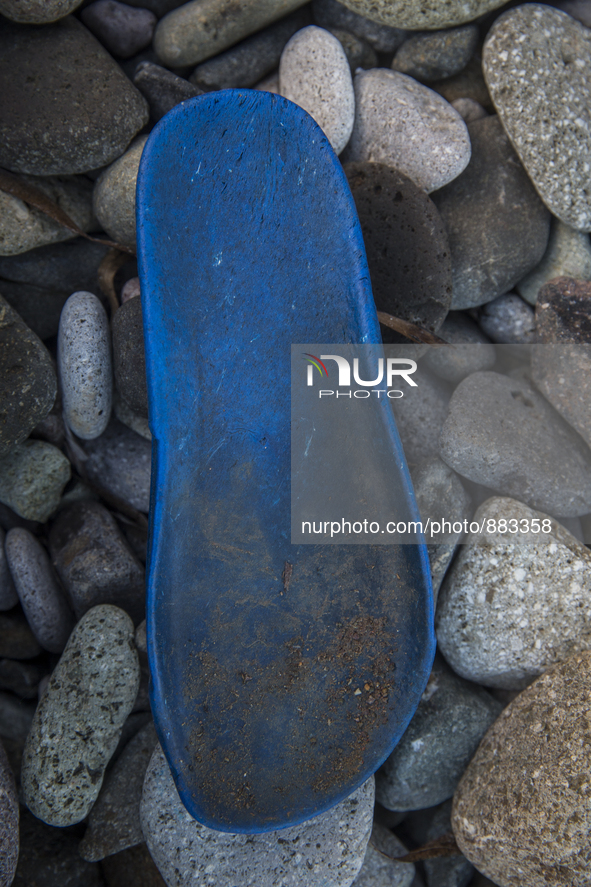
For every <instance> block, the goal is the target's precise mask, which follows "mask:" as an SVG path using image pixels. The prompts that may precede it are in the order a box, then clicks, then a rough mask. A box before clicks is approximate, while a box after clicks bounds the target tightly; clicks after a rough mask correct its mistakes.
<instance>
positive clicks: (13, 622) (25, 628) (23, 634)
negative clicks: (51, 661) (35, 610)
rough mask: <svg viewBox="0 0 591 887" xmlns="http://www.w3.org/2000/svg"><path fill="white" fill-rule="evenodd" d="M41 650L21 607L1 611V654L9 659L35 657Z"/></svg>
mask: <svg viewBox="0 0 591 887" xmlns="http://www.w3.org/2000/svg"><path fill="white" fill-rule="evenodd" d="M15 594H16V591H15ZM41 652H42V650H41V647H40V645H39V643H38V642H37V640H36V638H35V635H34V634H33V632H32V631H31V629H30V627H29V624H28V622H27V620H26V619H25V617H24V615H23V613H22V611H21V610H20V608H19V609H18V610H15V611H13V612H12V613H0V656H3V657H4V656H5V657H7V658H8V659H34V658H35V656H38V655H39V654H40V653H41Z"/></svg>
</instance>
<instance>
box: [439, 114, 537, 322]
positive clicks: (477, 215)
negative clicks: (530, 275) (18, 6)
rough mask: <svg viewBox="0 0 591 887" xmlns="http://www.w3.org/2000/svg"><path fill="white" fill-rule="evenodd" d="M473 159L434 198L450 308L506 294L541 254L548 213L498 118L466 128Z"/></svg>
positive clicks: (468, 305) (474, 304)
mask: <svg viewBox="0 0 591 887" xmlns="http://www.w3.org/2000/svg"><path fill="white" fill-rule="evenodd" d="M468 132H469V133H470V140H471V143H472V157H471V160H470V163H469V164H468V166H467V168H466V170H465V171H464V172H463V173H462V175H461V176H459V177H458V178H457V179H456V180H455V181H454V182H452V183H451V184H450V185H448V186H447V187H446V188H443V189H442V190H441V191H439V192H438V193H437V194H434V195H433V201H434V203H435V205H436V206H437V208H438V210H439V212H440V213H441V216H442V218H443V221H444V223H445V225H446V227H447V232H448V235H449V242H450V246H451V256H452V272H453V299H452V307H453V308H454V309H462V308H472V307H474V306H476V305H483V304H484V303H485V302H490V301H491V300H492V299H495V298H496V297H497V296H500V295H503V294H504V293H506V292H508V291H509V290H510V289H511V288H512V287H513V286H514V285H515V284H516V283H517V281H518V280H520V279H521V278H523V277H524V275H525V274H527V272H528V271H530V270H531V269H532V268H534V267H535V266H536V265H537V264H538V262H539V261H540V259H541V258H542V256H543V254H544V250H545V249H546V244H547V242H548V234H549V230H550V213H549V212H548V210H547V209H546V208H545V206H544V204H543V203H542V201H541V200H540V198H539V197H538V195H537V194H536V192H535V190H534V187H533V185H532V184H531V182H530V180H529V178H528V176H527V173H526V172H525V170H524V169H523V167H522V165H521V163H520V162H519V159H518V158H517V156H516V154H515V152H514V151H513V148H512V147H511V143H510V142H509V139H508V138H507V135H506V134H505V132H504V130H503V127H502V125H501V122H500V120H499V119H498V117H496V116H492V117H486V118H483V119H481V120H476V121H475V122H474V123H470V124H469V125H468Z"/></svg>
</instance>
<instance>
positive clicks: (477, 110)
mask: <svg viewBox="0 0 591 887" xmlns="http://www.w3.org/2000/svg"><path fill="white" fill-rule="evenodd" d="M451 106H452V108H455V109H456V111H457V112H458V114H459V115H460V117H461V118H462V120H463V121H464V123H474V121H475V120H482V118H483V117H487V116H488V114H487V112H486V111H485V110H484V108H483V107H482V105H481V104H479V103H478V102H477V101H475V100H474V99H468V98H464V99H456V100H455V101H453V102H451Z"/></svg>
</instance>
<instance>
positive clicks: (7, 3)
mask: <svg viewBox="0 0 591 887" xmlns="http://www.w3.org/2000/svg"><path fill="white" fill-rule="evenodd" d="M81 2H82V0H0V15H4V16H6V18H9V19H11V21H13V22H20V23H21V24H23V25H44V24H47V23H48V22H55V21H57V19H60V18H63V17H64V16H66V15H69V13H70V12H73V11H74V10H75V9H76V7H77V6H80V4H81Z"/></svg>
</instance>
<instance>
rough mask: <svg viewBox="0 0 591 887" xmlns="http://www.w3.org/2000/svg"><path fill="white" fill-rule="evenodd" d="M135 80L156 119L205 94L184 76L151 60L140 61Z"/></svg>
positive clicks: (153, 117)
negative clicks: (177, 106) (188, 100)
mask: <svg viewBox="0 0 591 887" xmlns="http://www.w3.org/2000/svg"><path fill="white" fill-rule="evenodd" d="M133 82H134V85H135V86H136V87H137V88H138V89H139V91H140V92H141V94H142V95H143V96H144V98H145V99H146V100H147V102H148V105H149V106H150V116H151V117H152V119H153V120H154V121H158V120H160V118H161V117H164V115H165V114H168V112H169V111H171V110H172V109H173V108H174V107H175V106H176V105H178V104H180V102H184V101H186V100H187V99H192V98H195V96H197V95H202V94H203V90H202V89H199V87H198V86H194V85H193V84H192V83H189V81H188V80H185V79H184V77H177V75H176V74H173V73H172V71H167V69H166V68H163V67H161V66H160V65H156V64H154V62H149V61H145V62H140V64H139V65H138V66H137V68H136V69H135V73H134V75H133Z"/></svg>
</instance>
